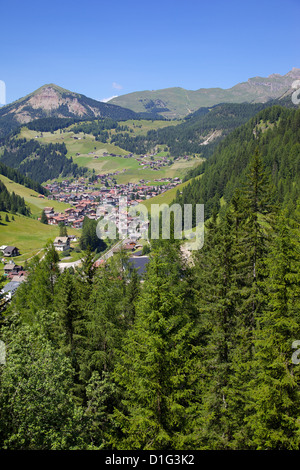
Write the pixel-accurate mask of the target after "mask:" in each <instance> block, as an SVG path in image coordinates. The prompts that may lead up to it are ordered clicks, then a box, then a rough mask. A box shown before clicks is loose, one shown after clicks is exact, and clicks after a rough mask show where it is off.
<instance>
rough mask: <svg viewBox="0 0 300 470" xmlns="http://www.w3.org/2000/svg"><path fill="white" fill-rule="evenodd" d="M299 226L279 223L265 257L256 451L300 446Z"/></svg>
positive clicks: (254, 394) (254, 392) (253, 423)
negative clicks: (297, 350)
mask: <svg viewBox="0 0 300 470" xmlns="http://www.w3.org/2000/svg"><path fill="white" fill-rule="evenodd" d="M298 233H299V225H297V226H296V227H294V228H291V227H290V225H289V223H288V220H287V219H285V218H283V217H281V218H280V219H279V222H278V227H277V231H276V236H275V240H274V244H273V246H272V249H271V252H270V257H269V258H268V268H269V276H268V278H267V279H266V281H265V282H266V284H267V286H266V288H267V290H268V306H267V308H266V309H265V311H264V315H263V316H262V317H261V318H260V322H259V323H260V328H259V329H258V330H257V333H256V340H255V345H256V356H255V357H256V361H255V379H254V380H253V381H252V383H251V398H252V409H253V415H251V416H250V417H249V420H248V422H249V425H250V427H251V430H252V432H253V442H254V445H255V447H256V448H257V449H264V450H265V449H275V450H282V449H287V450H292V449H299V444H300V425H299V420H298V417H299V413H300V392H299V390H300V388H299V385H300V371H299V367H298V366H297V365H296V366H295V365H293V364H292V361H291V357H292V349H291V346H292V343H293V341H295V340H298V339H299V338H300V327H299V308H300V289H299V285H300V251H299V237H298Z"/></svg>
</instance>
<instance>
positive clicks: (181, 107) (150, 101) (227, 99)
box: [109, 68, 300, 119]
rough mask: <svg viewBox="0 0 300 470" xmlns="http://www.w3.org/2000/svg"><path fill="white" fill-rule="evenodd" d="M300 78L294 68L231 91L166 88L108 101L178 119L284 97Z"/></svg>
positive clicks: (138, 110) (242, 84) (135, 109)
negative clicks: (224, 106) (204, 109)
mask: <svg viewBox="0 0 300 470" xmlns="http://www.w3.org/2000/svg"><path fill="white" fill-rule="evenodd" d="M299 78H300V69H295V68H294V69H292V70H291V71H290V72H288V73H287V74H286V75H283V76H282V75H280V74H272V75H270V76H269V77H253V78H250V79H249V80H248V81H247V82H243V83H238V84H237V85H235V86H233V87H231V88H228V89H222V88H200V89H199V90H195V91H193V90H186V89H184V88H179V87H175V88H165V89H162V90H152V91H150V90H145V91H138V92H134V93H128V94H126V95H122V96H118V97H116V98H113V99H112V100H110V101H109V103H111V104H117V105H119V106H123V107H125V108H129V109H132V110H133V111H136V112H142V111H148V112H149V111H151V112H156V113H160V114H161V115H163V116H165V117H167V118H171V119H174V118H175V119H177V118H182V117H184V116H186V115H188V114H190V113H193V112H195V111H196V110H197V109H198V108H200V107H203V106H204V107H211V106H214V105H216V104H219V103H243V102H248V103H252V102H260V103H264V102H266V101H268V100H271V99H276V98H279V97H280V96H282V95H283V94H284V93H285V92H286V91H287V90H288V89H290V88H291V85H292V83H293V81H294V80H296V79H299Z"/></svg>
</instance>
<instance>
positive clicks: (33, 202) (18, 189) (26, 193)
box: [0, 175, 70, 218]
mask: <svg viewBox="0 0 300 470" xmlns="http://www.w3.org/2000/svg"><path fill="white" fill-rule="evenodd" d="M0 180H1V181H2V182H3V183H4V184H5V186H6V188H7V190H8V191H9V192H10V193H12V192H14V193H15V194H18V195H19V196H21V197H23V198H24V199H25V202H26V203H27V204H28V206H29V207H30V210H31V214H32V216H33V217H36V218H37V217H39V216H40V215H41V213H42V211H43V209H44V207H54V210H55V211H57V212H63V211H64V210H65V209H67V208H68V207H70V205H69V204H65V203H64V202H59V201H49V200H48V199H47V197H45V198H41V197H39V193H37V192H35V191H33V189H30V188H25V186H22V185H21V184H18V183H15V182H14V181H11V180H10V179H8V178H6V176H3V175H0Z"/></svg>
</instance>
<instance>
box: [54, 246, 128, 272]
mask: <svg viewBox="0 0 300 470" xmlns="http://www.w3.org/2000/svg"><path fill="white" fill-rule="evenodd" d="M125 243H127V240H119V241H118V242H117V243H116V244H115V245H113V246H112V247H111V248H110V249H109V250H108V251H107V252H106V253H104V254H103V255H102V256H100V258H99V260H102V259H103V260H107V259H108V258H110V257H111V256H112V255H113V254H114V249H115V248H118V247H119V246H121V245H122V244H125ZM81 262H82V259H79V260H77V261H71V262H70V263H62V262H60V263H58V267H59V269H60V271H64V270H65V269H68V268H76V267H77V266H80V264H81Z"/></svg>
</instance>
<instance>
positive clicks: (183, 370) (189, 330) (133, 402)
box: [113, 242, 197, 450]
mask: <svg viewBox="0 0 300 470" xmlns="http://www.w3.org/2000/svg"><path fill="white" fill-rule="evenodd" d="M185 287H186V285H185V282H184V279H183V277H182V273H181V266H180V262H179V260H178V252H177V250H176V248H175V247H174V245H173V244H171V243H168V242H166V243H164V244H163V246H161V247H158V248H157V251H155V252H154V253H153V258H152V260H151V262H150V266H149V269H148V272H147V276H146V279H145V283H144V285H143V288H142V292H141V296H140V298H139V300H138V302H137V304H136V318H135V323H134V326H133V328H132V329H130V330H129V332H128V337H127V339H126V341H125V342H124V346H123V348H122V351H121V352H120V356H119V360H118V363H117V365H116V370H115V374H114V377H115V380H116V382H117V384H118V385H119V387H121V392H120V393H121V394H123V395H124V400H123V401H122V405H120V406H119V407H118V409H117V410H116V412H115V418H114V420H115V423H116V424H117V426H118V428H119V433H120V434H119V435H117V436H116V437H115V439H114V442H113V445H114V446H116V447H117V448H119V449H143V450H150V449H156V450H163V449H182V448H186V447H188V446H189V445H191V444H190V442H189V438H190V425H191V423H192V422H193V419H194V413H195V406H194V402H193V400H194V397H193V394H194V391H195V389H194V387H195V375H197V374H196V366H195V363H194V362H193V361H194V359H195V358H194V356H193V354H194V348H193V345H192V342H193V341H192V339H193V332H194V330H193V322H192V321H191V318H190V316H189V312H188V311H187V310H186V308H185Z"/></svg>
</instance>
